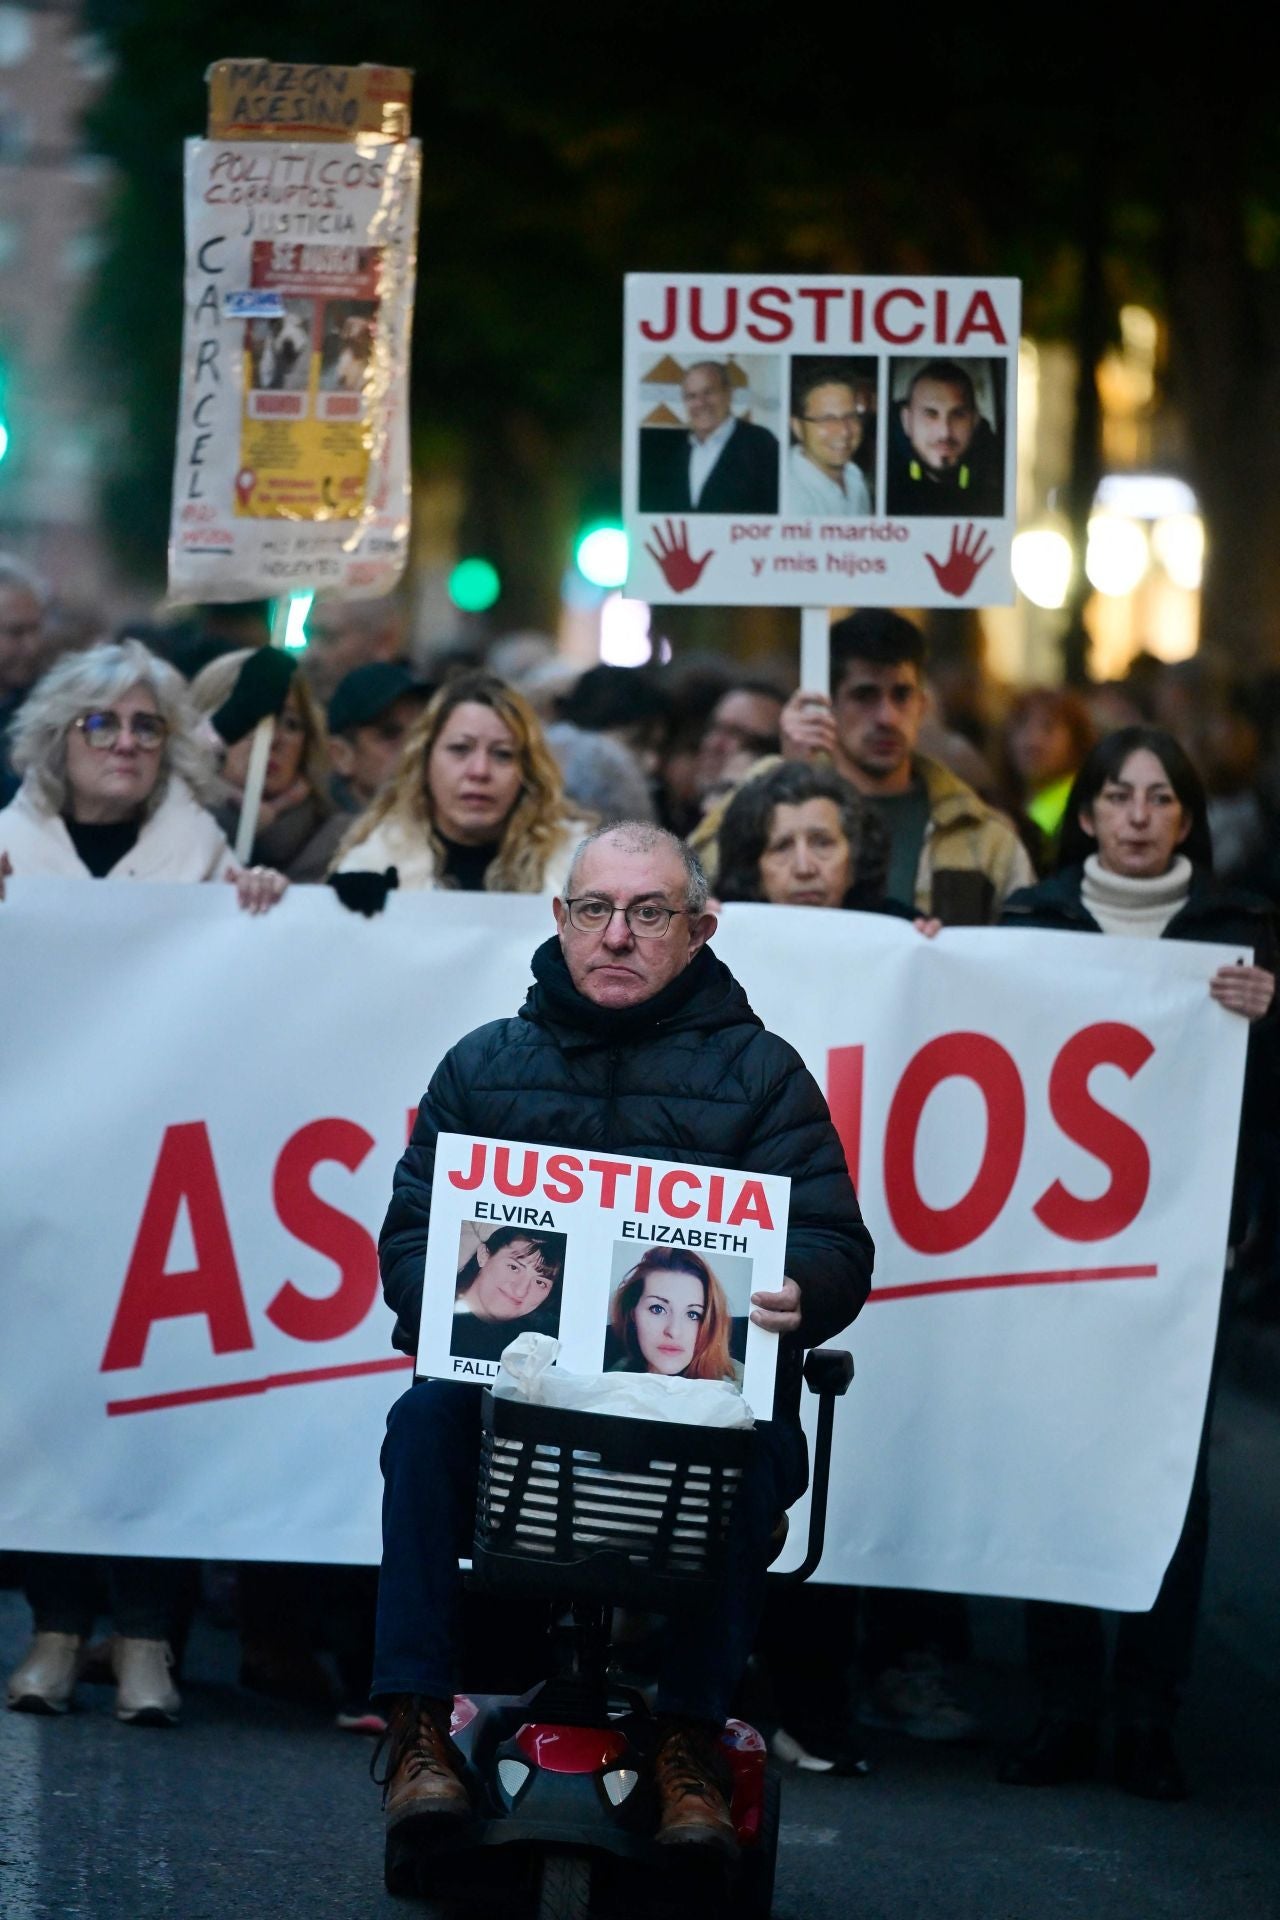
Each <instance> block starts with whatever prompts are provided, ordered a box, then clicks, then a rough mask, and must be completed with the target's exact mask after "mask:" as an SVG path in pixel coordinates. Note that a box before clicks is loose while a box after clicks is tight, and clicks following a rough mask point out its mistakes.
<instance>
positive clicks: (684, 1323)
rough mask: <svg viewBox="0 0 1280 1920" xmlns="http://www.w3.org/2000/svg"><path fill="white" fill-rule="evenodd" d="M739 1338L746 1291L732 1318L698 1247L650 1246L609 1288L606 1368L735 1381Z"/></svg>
mask: <svg viewBox="0 0 1280 1920" xmlns="http://www.w3.org/2000/svg"><path fill="white" fill-rule="evenodd" d="M628 1251H631V1249H628ZM735 1264H738V1265H742V1266H746V1267H749V1265H750V1263H749V1262H747V1261H740V1262H737V1263H735ZM746 1288H747V1290H749V1288H750V1279H749V1277H748V1279H747V1281H746ZM734 1291H735V1293H736V1292H737V1291H738V1289H737V1288H735V1289H734ZM746 1339H747V1322H746V1298H745V1294H744V1300H743V1316H742V1318H741V1319H740V1320H735V1316H734V1314H733V1311H732V1308H731V1306H730V1302H729V1300H728V1298H727V1297H726V1293H725V1289H724V1287H723V1286H722V1284H721V1282H720V1281H719V1280H718V1279H717V1277H716V1275H715V1274H714V1273H713V1272H712V1271H711V1268H710V1267H709V1266H708V1265H707V1263H706V1261H705V1260H704V1259H703V1258H702V1255H701V1254H698V1253H691V1252H688V1251H687V1250H686V1249H685V1248H683V1247H655V1248H654V1249H653V1250H652V1252H650V1253H647V1254H645V1255H644V1257H643V1259H641V1260H640V1261H638V1262H637V1264H636V1265H635V1266H634V1267H632V1268H631V1270H630V1272H628V1273H626V1274H624V1276H623V1278H622V1280H621V1281H620V1282H619V1284H618V1285H617V1286H616V1287H615V1288H614V1291H613V1296H612V1299H611V1301H610V1307H609V1330H608V1335H607V1337H606V1341H605V1354H604V1365H605V1370H606V1372H608V1373H665V1374H668V1375H673V1376H677V1375H678V1376H679V1377H680V1378H681V1379H683V1380H729V1381H731V1382H732V1383H733V1385H734V1386H736V1387H739V1388H741V1386H742V1374H743V1365H742V1363H743V1357H744V1355H745V1353H746Z"/></svg>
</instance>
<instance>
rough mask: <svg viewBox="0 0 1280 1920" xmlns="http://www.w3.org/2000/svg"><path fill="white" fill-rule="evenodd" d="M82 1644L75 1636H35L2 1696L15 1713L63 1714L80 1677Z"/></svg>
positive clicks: (61, 1634)
mask: <svg viewBox="0 0 1280 1920" xmlns="http://www.w3.org/2000/svg"><path fill="white" fill-rule="evenodd" d="M83 1653H84V1641H83V1639H82V1638H81V1636H80V1635H79V1634H78V1633H37V1634H36V1636H35V1638H34V1639H33V1640H32V1642H31V1645H30V1646H29V1647H28V1648H27V1651H26V1653H25V1655H24V1656H23V1659H22V1662H21V1664H20V1665H19V1666H16V1667H15V1668H14V1670H13V1672H12V1673H11V1674H10V1675H9V1683H8V1686H7V1688H6V1695H7V1699H8V1703H9V1705H10V1706H11V1707H12V1708H13V1710H14V1712H15V1713H65V1712H66V1711H67V1708H68V1707H69V1706H70V1705H71V1695H72V1693H73V1692H74V1691H75V1684H76V1681H77V1680H78V1679H79V1677H80V1661H81V1657H82V1655H83Z"/></svg>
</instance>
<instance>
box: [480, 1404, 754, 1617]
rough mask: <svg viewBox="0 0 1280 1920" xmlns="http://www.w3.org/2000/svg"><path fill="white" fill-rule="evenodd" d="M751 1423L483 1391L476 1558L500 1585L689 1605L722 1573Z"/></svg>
mask: <svg viewBox="0 0 1280 1920" xmlns="http://www.w3.org/2000/svg"><path fill="white" fill-rule="evenodd" d="M753 1440H754V1435H753V1433H752V1431H751V1430H750V1429H749V1428H747V1429H743V1428H730V1429H724V1428H708V1427H695V1426H683V1425H677V1424H674V1423H670V1424H669V1423H667V1422H665V1421H659V1420H631V1419H623V1418H621V1417H617V1416H614V1415H611V1414H600V1413H579V1412H574V1411H570V1410H567V1409H564V1408H560V1407H538V1406H530V1405H527V1404H526V1403H524V1402H522V1401H518V1400H505V1399H498V1398H497V1397H496V1396H494V1395H493V1394H486V1395H485V1396H484V1411H483V1438H482V1442H481V1453H480V1484H479V1489H478V1497H477V1505H476V1540H475V1548H474V1552H473V1566H474V1568H475V1571H476V1574H477V1576H478V1577H479V1579H480V1580H481V1581H482V1582H483V1583H484V1584H486V1585H489V1586H501V1585H507V1584H514V1585H519V1586H521V1587H523V1588H526V1589H527V1588H530V1587H533V1588H538V1589H542V1590H545V1591H549V1592H555V1593H557V1594H563V1595H565V1596H566V1597H568V1598H575V1597H581V1598H584V1599H604V1598H611V1597H625V1598H626V1600H627V1601H628V1603H629V1604H632V1605H636V1606H646V1605H648V1606H653V1607H655V1608H658V1609H663V1608H669V1607H671V1606H673V1605H679V1604H681V1603H687V1602H689V1601H691V1600H694V1599H695V1598H696V1595H697V1593H698V1590H699V1589H700V1588H703V1589H705V1588H707V1587H710V1586H711V1585H712V1584H713V1583H714V1582H715V1581H716V1580H717V1578H718V1577H719V1575H720V1574H721V1573H722V1571H723V1568H724V1563H725V1553H726V1548H727V1542H728V1533H729V1522H730V1518H731V1516H732V1513H733V1502H734V1499H735V1497H736V1495H737V1492H738V1488H739V1485H740V1483H741V1480H742V1474H743V1471H744V1469H745V1467H746V1464H747V1461H748V1459H749V1458H750V1449H751V1446H752V1443H753Z"/></svg>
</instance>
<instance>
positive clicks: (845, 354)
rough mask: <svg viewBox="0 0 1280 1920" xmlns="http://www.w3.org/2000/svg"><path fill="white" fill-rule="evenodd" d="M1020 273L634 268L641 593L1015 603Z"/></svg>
mask: <svg viewBox="0 0 1280 1920" xmlns="http://www.w3.org/2000/svg"><path fill="white" fill-rule="evenodd" d="M1020 295H1021V288H1020V285H1019V283H1018V282H1017V281H1016V280H1003V279H997V280H978V279H964V280H961V279H945V280H944V279H933V278H929V279H907V278H902V279H872V278H862V277H859V278H849V279H845V278H838V277H834V276H832V277H826V278H821V277H819V278H805V279H801V278H795V277H792V278H788V277H787V276H785V275H781V276H776V277H772V278H765V277H763V276H758V275H757V276H752V275H736V274H656V273H647V274H629V275H628V276H627V283H626V318H625V349H624V360H625V401H624V410H623V418H624V428H623V502H624V513H625V518H626V523H627V532H628V535H629V536H630V548H631V567H630V572H629V574H628V577H627V589H626V590H627V592H628V593H631V594H635V595H637V596H638V597H640V598H642V599H645V600H657V601H670V600H672V599H674V598H678V599H681V600H690V601H701V602H705V603H708V604H714V605H720V606H746V605H755V604H760V605H766V606H809V607H820V606H848V605H857V606H917V607H922V606H940V607H949V606H993V605H999V604H1007V603H1009V602H1011V601H1012V599H1013V575H1012V569H1011V560H1010V555H1011V550H1012V543H1013V533H1014V515H1015V506H1016V501H1015V477H1016V464H1015V453H1016V421H1015V411H1016V396H1017V362H1018V330H1019V314H1020Z"/></svg>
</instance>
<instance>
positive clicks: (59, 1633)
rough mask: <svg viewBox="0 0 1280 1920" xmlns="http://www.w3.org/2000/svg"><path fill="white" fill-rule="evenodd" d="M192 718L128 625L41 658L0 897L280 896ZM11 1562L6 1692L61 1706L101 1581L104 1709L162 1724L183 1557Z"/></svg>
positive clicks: (171, 1701)
mask: <svg viewBox="0 0 1280 1920" xmlns="http://www.w3.org/2000/svg"><path fill="white" fill-rule="evenodd" d="M197 725H198V722H197V720H196V716H195V714H194V712H193V710H192V708H191V705H190V702H189V701H188V699H187V693H186V688H185V686H184V684H183V681H182V679H181V677H180V676H179V675H178V674H177V673H176V672H175V671H174V669H173V668H172V667H170V666H166V664H165V663H164V662H163V661H162V660H158V659H156V657H155V655H154V654H152V653H150V652H148V650H147V648H146V647H144V646H143V645H142V644H141V642H140V641H137V640H125V641H122V642H120V643H118V644H117V643H104V644H103V645H100V646H96V647H90V648H89V649H88V651H87V652H85V653H79V654H69V655H67V656H66V657H65V658H64V659H62V660H60V661H58V663H57V664H56V666H54V667H52V668H50V670H49V672H48V673H47V674H45V676H44V678H43V679H42V680H41V681H40V682H39V684H38V685H37V686H36V687H35V688H34V689H33V690H32V692H31V694H30V696H29V697H28V699H27V700H26V702H25V704H24V705H23V708H22V711H21V713H20V715H19V717H18V721H17V724H16V726H15V729H14V739H13V757H14V764H15V766H16V767H17V768H18V770H19V772H20V773H21V774H22V786H21V787H20V789H19V791H18V794H17V796H16V798H15V799H13V800H12V801H11V802H10V804H9V805H8V806H7V807H5V808H4V809H3V810H0V898H2V897H3V891H4V875H5V873H16V874H19V875H26V874H60V875H64V876H67V877H72V878H74V877H79V878H81V879H86V880H87V879H106V880H222V879H226V880H231V881H233V882H234V883H235V886H236V891H237V893H238V895H239V898H240V904H241V906H243V907H245V908H247V909H248V910H249V911H250V912H262V911H263V910H264V909H265V908H267V907H269V906H271V905H272V904H273V903H274V902H275V901H276V900H278V899H279V898H280V895H281V894H282V893H283V892H284V889H285V887H286V885H287V882H286V881H285V879H284V878H283V876H282V875H280V874H278V873H272V872H270V871H268V870H265V869H257V870H252V871H249V872H244V871H242V870H241V869H240V868H239V867H238V866H237V865H236V862H235V860H234V859H233V858H232V855H231V849H230V848H229V847H228V845H227V842H226V838H225V836H224V835H223V833H222V830H221V828H220V827H219V826H218V825H217V823H216V822H215V821H214V819H213V818H212V816H211V815H210V814H209V813H207V812H206V811H205V809H204V807H203V806H202V805H201V799H202V797H203V796H204V795H205V794H206V793H207V792H208V791H209V783H210V770H209V762H208V758H207V756H206V754H205V751H204V749H203V748H202V747H201V746H200V744H199V740H198V735H197ZM104 1572H105V1583H104V1579H103V1575H104ZM25 1576H26V1578H25V1585H26V1592H27V1598H28V1600H29V1602H30V1604H31V1610H32V1613H33V1615H34V1620H35V1633H34V1638H33V1639H32V1642H31V1645H30V1647H29V1648H28V1649H27V1652H26V1654H25V1655H24V1656H23V1658H22V1660H21V1661H20V1662H19V1664H18V1666H17V1667H16V1668H15V1669H14V1671H13V1672H12V1673H11V1674H10V1676H9V1681H8V1686H7V1689H6V1696H7V1701H8V1704H9V1706H10V1707H12V1708H15V1709H17V1710H18V1711H20V1712H28V1713H65V1712H66V1711H67V1709H68V1707H69V1706H70V1704H71V1698H72V1694H73V1692H74V1689H75V1685H76V1682H77V1680H78V1679H79V1677H80V1673H81V1671H82V1668H83V1666H84V1662H85V1657H86V1644H87V1641H88V1638H89V1634H90V1632H91V1630H92V1627H93V1622H94V1618H95V1615H96V1614H97V1612H98V1603H99V1597H100V1592H101V1590H102V1588H103V1585H104V1584H105V1589H106V1594H107V1597H108V1599H109V1602H110V1606H111V1612H112V1615H113V1618H114V1622H115V1627H116V1633H115V1637H114V1639H113V1640H112V1642H111V1663H112V1666H113V1669H114V1672H115V1677H116V1684H117V1692H116V1715H117V1717H118V1718H119V1719H121V1720H124V1721H126V1722H128V1723H130V1724H132V1725H136V1726H172V1725H173V1724H174V1722H175V1721H176V1720H177V1718H178V1713H179V1709H180V1706H181V1701H180V1699H179V1696H178V1690H177V1688H176V1687H175V1686H174V1683H173V1677H172V1671H171V1669H172V1666H173V1655H172V1652H171V1650H170V1643H171V1641H172V1639H173V1637H174V1632H175V1629H176V1627H177V1625H178V1620H179V1616H180V1614H181V1611H182V1602H183V1597H184V1592H185V1590H186V1588H187V1586H188V1583H189V1573H188V1569H187V1567H186V1565H185V1564H184V1563H183V1562H182V1561H176V1560H158V1559H138V1558H128V1559H124V1558H121V1559H109V1560H107V1561H106V1562H105V1563H99V1562H97V1561H96V1560H94V1559H92V1558H91V1557H88V1556H84V1555H78V1554H75V1555H68V1554H31V1555H29V1556H28V1557H27V1562H26V1567H25Z"/></svg>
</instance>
